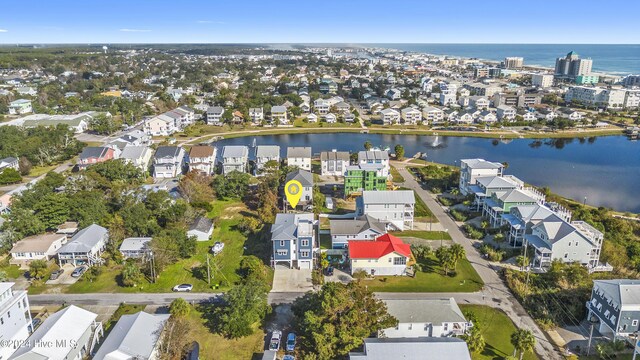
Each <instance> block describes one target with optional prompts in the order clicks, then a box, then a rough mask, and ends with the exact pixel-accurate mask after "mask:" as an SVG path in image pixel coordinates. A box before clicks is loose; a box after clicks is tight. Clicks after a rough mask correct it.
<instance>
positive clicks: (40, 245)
mask: <svg viewBox="0 0 640 360" xmlns="http://www.w3.org/2000/svg"><path fill="white" fill-rule="evenodd" d="M65 238H66V236H65V235H64V234H62V235H61V234H42V235H33V236H29V237H26V238H24V239H22V240H20V241H18V242H16V243H15V244H13V247H12V248H11V253H27V252H47V250H49V248H50V247H51V244H53V243H54V242H55V241H58V240H61V239H62V240H63V241H64V239H65Z"/></svg>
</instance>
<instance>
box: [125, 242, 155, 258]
mask: <svg viewBox="0 0 640 360" xmlns="http://www.w3.org/2000/svg"><path fill="white" fill-rule="evenodd" d="M151 240H152V239H151V238H150V237H131V238H126V239H124V240H122V244H120V248H119V249H118V250H120V254H122V257H123V258H125V259H139V258H141V257H144V256H146V255H147V254H150V253H151V248H150V247H149V245H150V244H151Z"/></svg>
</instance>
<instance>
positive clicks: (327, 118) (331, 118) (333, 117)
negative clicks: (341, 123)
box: [323, 113, 338, 124]
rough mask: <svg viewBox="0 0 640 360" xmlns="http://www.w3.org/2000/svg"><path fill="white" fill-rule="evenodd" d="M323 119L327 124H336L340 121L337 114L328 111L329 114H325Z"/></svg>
mask: <svg viewBox="0 0 640 360" xmlns="http://www.w3.org/2000/svg"><path fill="white" fill-rule="evenodd" d="M323 119H324V121H325V122H326V123H327V124H335V123H337V122H338V118H337V117H336V115H335V114H332V113H328V114H327V115H325V116H323Z"/></svg>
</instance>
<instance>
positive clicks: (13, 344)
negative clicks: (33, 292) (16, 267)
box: [0, 282, 33, 359]
mask: <svg viewBox="0 0 640 360" xmlns="http://www.w3.org/2000/svg"><path fill="white" fill-rule="evenodd" d="M14 285H15V283H12V282H0V319H1V323H2V325H1V326H0V339H2V341H3V342H4V343H3V346H0V359H8V358H9V357H10V356H11V355H12V354H13V353H14V352H15V351H16V350H18V349H19V348H20V347H22V346H23V345H24V344H26V343H27V341H26V340H27V338H28V337H29V334H31V333H32V332H33V325H32V322H31V321H32V320H31V311H30V308H29V298H28V297H27V292H26V291H25V290H14V289H13V286H14ZM12 314H13V315H12Z"/></svg>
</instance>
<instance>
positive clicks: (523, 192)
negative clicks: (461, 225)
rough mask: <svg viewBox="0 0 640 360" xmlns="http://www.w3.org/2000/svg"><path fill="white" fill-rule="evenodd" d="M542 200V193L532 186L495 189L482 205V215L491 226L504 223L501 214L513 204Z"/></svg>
mask: <svg viewBox="0 0 640 360" xmlns="http://www.w3.org/2000/svg"><path fill="white" fill-rule="evenodd" d="M543 202H544V195H543V194H542V193H540V192H539V191H538V190H535V189H533V188H522V189H520V188H517V189H511V190H506V191H496V192H494V193H493V194H491V197H487V198H486V199H485V201H484V205H483V207H482V215H483V216H485V217H486V218H487V219H488V220H489V224H490V225H491V226H492V227H499V226H502V225H505V224H506V222H507V221H506V220H505V219H504V217H503V216H502V215H503V214H508V213H509V211H510V210H511V207H513V206H521V205H535V204H542V203H543Z"/></svg>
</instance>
